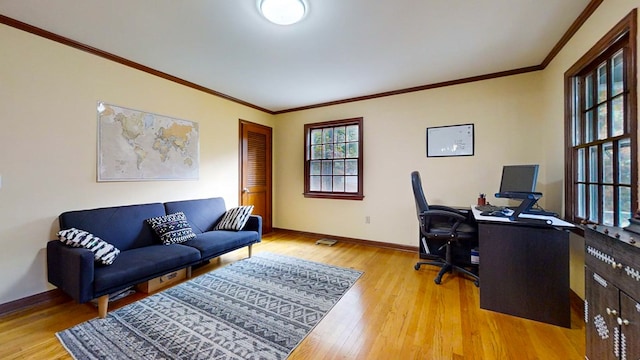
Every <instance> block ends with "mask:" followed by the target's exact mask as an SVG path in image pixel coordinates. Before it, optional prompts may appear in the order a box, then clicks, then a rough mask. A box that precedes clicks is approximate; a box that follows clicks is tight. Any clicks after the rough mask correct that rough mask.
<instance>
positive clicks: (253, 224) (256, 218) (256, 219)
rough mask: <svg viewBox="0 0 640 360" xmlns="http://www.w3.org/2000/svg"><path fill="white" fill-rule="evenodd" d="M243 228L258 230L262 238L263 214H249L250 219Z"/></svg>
mask: <svg viewBox="0 0 640 360" xmlns="http://www.w3.org/2000/svg"><path fill="white" fill-rule="evenodd" d="M242 230H246V231H257V232H258V237H259V238H260V239H262V216H260V215H251V216H249V220H247V223H246V224H245V225H244V227H243V228H242Z"/></svg>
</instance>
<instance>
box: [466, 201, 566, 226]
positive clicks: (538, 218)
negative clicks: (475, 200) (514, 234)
mask: <svg viewBox="0 0 640 360" xmlns="http://www.w3.org/2000/svg"><path fill="white" fill-rule="evenodd" d="M471 211H472V212H473V217H474V218H475V219H476V221H487V222H504V223H518V222H522V223H525V224H526V223H527V222H529V223H533V224H539V225H545V224H546V225H549V226H556V227H565V228H572V227H575V225H573V224H572V223H570V222H566V221H564V220H562V219H558V218H557V217H555V216H545V215H534V214H520V216H519V217H518V218H517V219H516V220H511V219H509V215H511V214H513V210H511V212H508V213H507V214H505V215H507V216H505V217H501V216H486V215H480V213H481V211H480V210H478V209H476V207H475V205H471ZM528 220H530V221H528Z"/></svg>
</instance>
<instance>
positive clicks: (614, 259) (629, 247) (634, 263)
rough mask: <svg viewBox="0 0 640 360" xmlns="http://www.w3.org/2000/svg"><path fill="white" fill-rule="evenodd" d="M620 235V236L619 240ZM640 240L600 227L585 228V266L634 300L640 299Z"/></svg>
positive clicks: (633, 235)
mask: <svg viewBox="0 0 640 360" xmlns="http://www.w3.org/2000/svg"><path fill="white" fill-rule="evenodd" d="M616 236H617V237H616ZM633 237H635V238H638V239H640V235H639V234H633V233H629V232H626V231H620V229H616V228H610V227H604V226H598V227H597V228H596V229H593V228H592V227H589V228H586V229H585V246H586V249H585V261H584V262H585V265H586V266H587V267H589V268H590V269H592V270H593V271H594V272H595V273H597V274H598V275H600V276H601V277H603V278H604V279H606V280H607V281H609V282H611V283H612V284H613V285H615V286H616V287H618V288H620V289H625V292H627V293H628V294H629V295H631V296H632V297H634V298H636V299H638V298H640V248H638V246H636V245H634V244H631V243H630V241H631V240H632V238H633Z"/></svg>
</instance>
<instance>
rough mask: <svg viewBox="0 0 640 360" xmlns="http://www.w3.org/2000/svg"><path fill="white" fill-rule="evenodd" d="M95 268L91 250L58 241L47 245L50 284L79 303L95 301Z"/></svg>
mask: <svg viewBox="0 0 640 360" xmlns="http://www.w3.org/2000/svg"><path fill="white" fill-rule="evenodd" d="M94 266H95V261H94V255H93V253H92V252H91V251H90V250H87V249H84V248H74V247H70V246H67V245H65V244H63V243H61V242H60V241H58V240H52V241H49V242H48V243H47V276H48V279H49V282H50V283H52V284H53V285H55V286H57V287H58V288H60V290H62V291H64V292H65V293H66V294H67V295H69V296H71V297H72V298H73V299H75V300H76V301H77V302H79V303H85V302H87V301H89V300H91V299H93V278H94Z"/></svg>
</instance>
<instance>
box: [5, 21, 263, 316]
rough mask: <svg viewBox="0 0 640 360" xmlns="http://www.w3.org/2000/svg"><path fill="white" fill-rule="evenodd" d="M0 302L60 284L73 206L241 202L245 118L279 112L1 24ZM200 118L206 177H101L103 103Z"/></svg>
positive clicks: (202, 166) (202, 173)
mask: <svg viewBox="0 0 640 360" xmlns="http://www.w3.org/2000/svg"><path fill="white" fill-rule="evenodd" d="M0 48H2V49H3V50H2V56H1V58H0V125H1V128H2V130H0V176H2V187H1V188H0V219H1V220H0V248H1V249H2V251H0V273H2V274H4V275H3V276H1V277H0V304H2V303H6V302H9V301H12V300H15V299H19V298H23V297H26V296H30V295H34V294H37V293H40V292H43V291H46V290H48V289H51V288H52V287H51V286H50V285H49V284H48V282H47V276H46V256H45V246H46V242H47V240H49V239H54V238H55V237H54V235H55V232H57V230H58V224H57V216H58V215H59V214H60V213H61V212H63V211H67V210H74V209H86V208H93V207H102V206H112V205H122V204H134V203H144V202H162V201H166V200H180V199H191V198H200V197H208V196H223V197H224V198H225V201H226V203H227V206H228V207H229V206H234V205H236V204H237V201H238V195H237V194H238V145H237V144H238V141H237V138H238V119H244V120H248V121H253V122H257V123H261V124H265V125H268V126H273V116H271V115H268V114H265V113H263V112H259V111H256V110H254V109H251V108H248V107H245V106H241V105H238V104H235V103H232V102H229V101H226V100H222V99H220V98H219V97H215V96H212V95H207V94H205V93H203V92H199V91H196V90H192V89H190V88H186V87H184V86H180V85H177V84H175V83H172V82H169V81H166V80H163V79H161V78H158V77H155V76H151V75H148V74H146V73H143V72H140V71H136V70H134V69H131V68H128V67H125V66H122V65H119V64H116V63H114V62H111V61H107V60H104V59H102V58H99V57H96V56H93V55H90V54H88V53H85V52H81V51H78V50H74V49H72V48H70V47H67V46H63V45H60V44H58V43H55V42H52V41H49V40H46V39H44V38H40V37H37V36H34V35H30V34H28V33H25V32H22V31H19V30H16V29H13V28H10V27H7V26H4V25H0ZM98 100H101V101H105V102H108V103H112V104H117V105H120V106H126V107H130V108H134V109H140V110H145V111H150V112H154V113H157V114H162V115H167V116H172V117H176V118H181V119H187V120H192V121H196V122H198V123H199V126H200V179H199V180H198V181H146V182H118V183H97V182H96V125H97V118H96V102H97V101H98Z"/></svg>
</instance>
